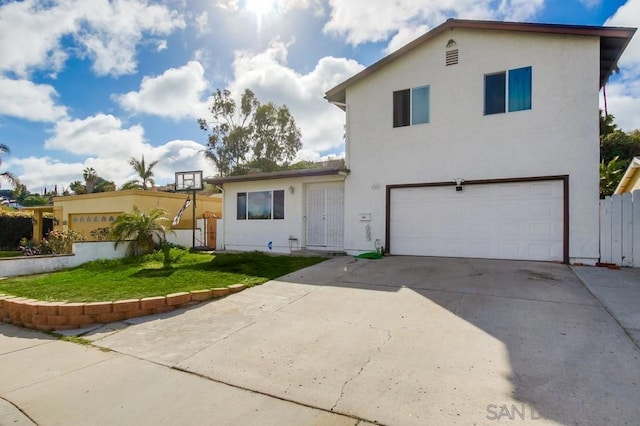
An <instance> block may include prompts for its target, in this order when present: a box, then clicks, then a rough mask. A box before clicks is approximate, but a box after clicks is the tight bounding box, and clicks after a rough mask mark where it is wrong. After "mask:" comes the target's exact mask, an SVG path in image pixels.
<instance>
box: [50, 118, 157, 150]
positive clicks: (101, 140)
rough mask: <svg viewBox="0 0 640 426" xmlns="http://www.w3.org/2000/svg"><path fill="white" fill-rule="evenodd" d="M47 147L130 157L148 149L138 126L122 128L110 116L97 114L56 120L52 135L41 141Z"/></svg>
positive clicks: (142, 132)
mask: <svg viewBox="0 0 640 426" xmlns="http://www.w3.org/2000/svg"><path fill="white" fill-rule="evenodd" d="M44 147H45V148H46V149H57V150H63V151H67V152H69V153H72V154H76V155H91V156H97V157H104V158H109V157H116V158H129V157H130V156H131V155H133V154H134V153H136V152H140V151H144V150H145V149H149V148H150V145H149V144H148V143H147V142H146V140H145V138H144V129H143V128H142V126H140V125H133V126H131V127H129V128H123V127H122V122H121V121H120V120H119V119H118V118H116V117H114V116H113V115H105V114H98V115H95V116H91V117H87V118H85V119H73V120H62V121H59V122H57V123H56V125H55V127H54V129H53V136H52V137H51V138H49V139H47V140H46V141H45V143H44Z"/></svg>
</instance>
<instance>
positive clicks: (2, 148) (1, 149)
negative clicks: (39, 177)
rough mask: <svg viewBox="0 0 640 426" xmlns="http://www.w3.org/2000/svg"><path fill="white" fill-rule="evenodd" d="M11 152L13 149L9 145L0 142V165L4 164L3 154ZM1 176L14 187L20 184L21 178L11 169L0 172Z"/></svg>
mask: <svg viewBox="0 0 640 426" xmlns="http://www.w3.org/2000/svg"><path fill="white" fill-rule="evenodd" d="M9 153H11V150H10V149H9V147H8V146H7V145H5V144H3V143H0V166H1V165H2V155H1V154H9ZM0 177H1V178H2V180H4V181H6V182H8V183H9V185H11V186H13V187H16V186H18V185H20V180H19V179H18V178H17V177H16V176H15V175H14V174H13V173H11V172H9V171H4V172H0Z"/></svg>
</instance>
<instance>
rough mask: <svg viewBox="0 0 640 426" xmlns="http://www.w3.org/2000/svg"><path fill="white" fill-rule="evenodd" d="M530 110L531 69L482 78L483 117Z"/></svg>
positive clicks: (526, 68) (510, 71)
mask: <svg viewBox="0 0 640 426" xmlns="http://www.w3.org/2000/svg"><path fill="white" fill-rule="evenodd" d="M527 109H531V67H523V68H516V69H512V70H509V71H503V72H498V73H495V74H487V75H485V76H484V115H491V114H501V113H504V112H507V111H508V112H514V111H523V110H527Z"/></svg>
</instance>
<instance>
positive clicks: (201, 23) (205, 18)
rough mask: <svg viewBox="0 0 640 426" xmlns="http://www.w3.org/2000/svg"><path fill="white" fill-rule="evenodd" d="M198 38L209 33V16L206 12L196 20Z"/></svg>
mask: <svg viewBox="0 0 640 426" xmlns="http://www.w3.org/2000/svg"><path fill="white" fill-rule="evenodd" d="M195 21H196V28H197V29H198V36H200V37H201V36H203V35H204V34H205V33H207V32H208V31H209V14H208V13H207V12H206V11H204V12H202V13H201V14H199V15H198V16H196V18H195Z"/></svg>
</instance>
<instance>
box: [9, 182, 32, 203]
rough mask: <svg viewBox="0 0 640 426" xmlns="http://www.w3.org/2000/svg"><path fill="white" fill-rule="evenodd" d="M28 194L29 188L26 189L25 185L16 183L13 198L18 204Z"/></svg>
mask: <svg viewBox="0 0 640 426" xmlns="http://www.w3.org/2000/svg"><path fill="white" fill-rule="evenodd" d="M29 195H30V192H29V190H28V189H27V185H24V184H18V185H16V186H15V188H14V189H13V198H15V200H16V201H17V202H19V203H20V204H22V202H23V201H24V199H25V198H27V197H28V196H29Z"/></svg>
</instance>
